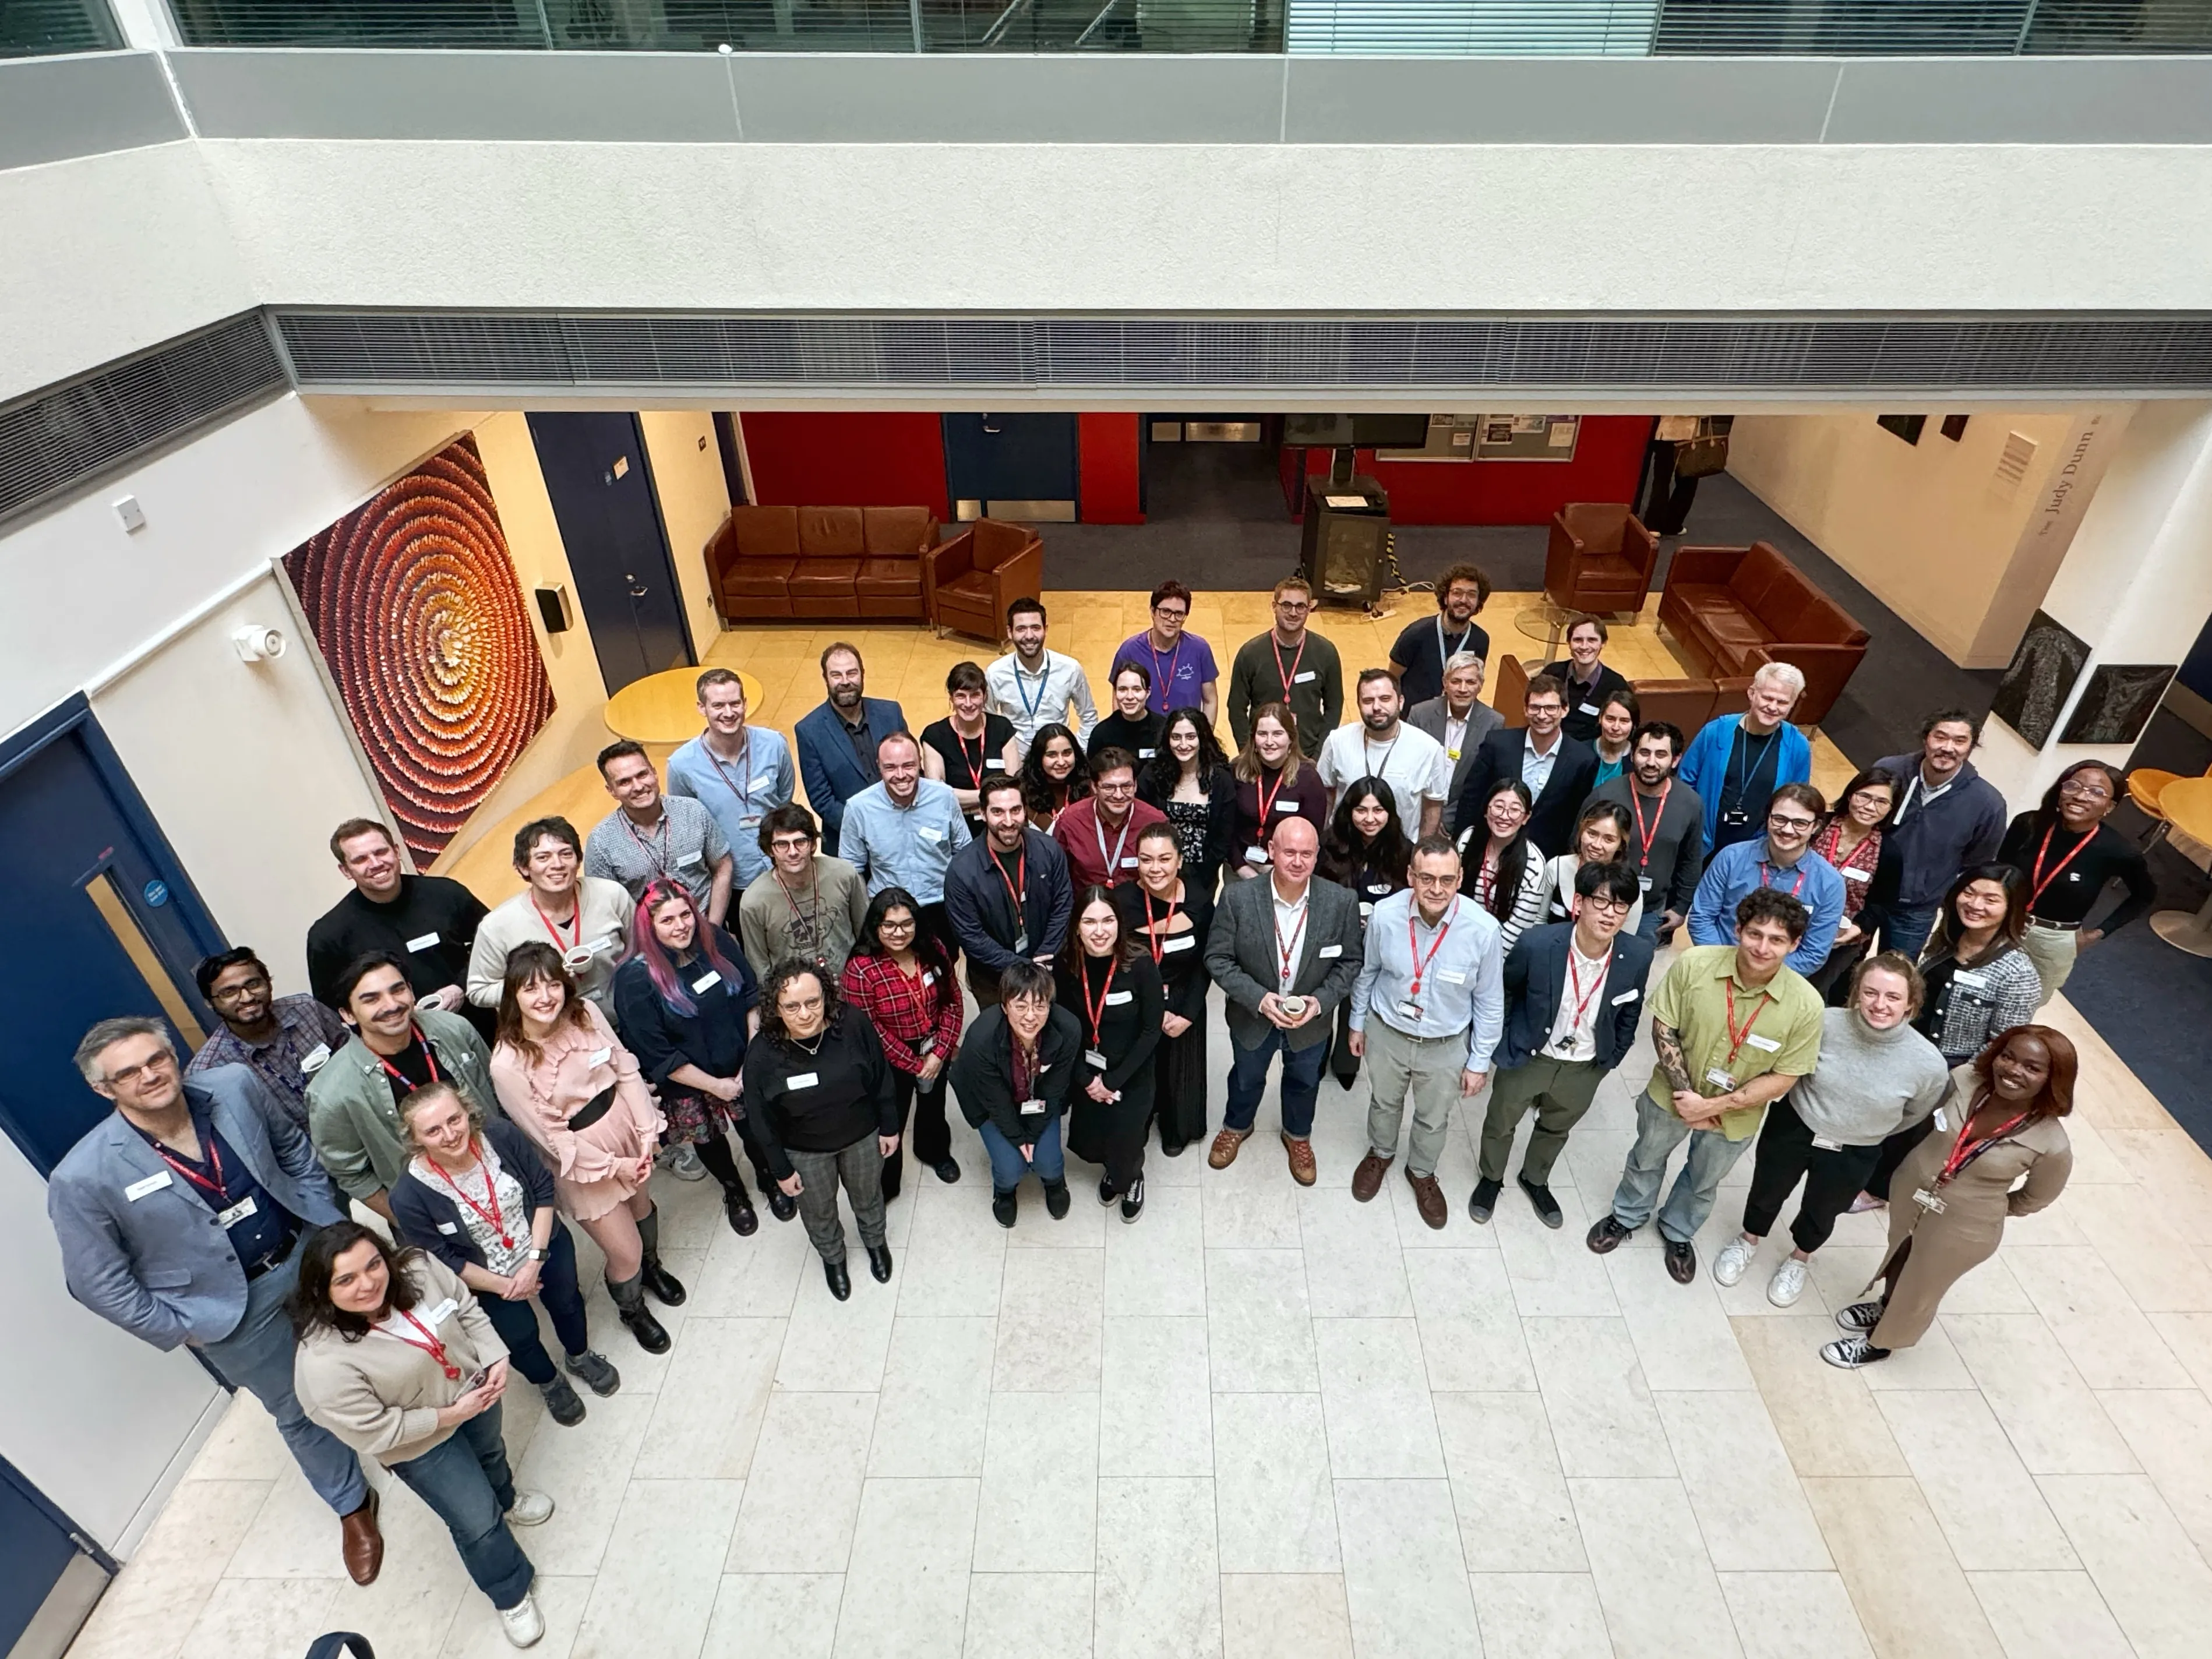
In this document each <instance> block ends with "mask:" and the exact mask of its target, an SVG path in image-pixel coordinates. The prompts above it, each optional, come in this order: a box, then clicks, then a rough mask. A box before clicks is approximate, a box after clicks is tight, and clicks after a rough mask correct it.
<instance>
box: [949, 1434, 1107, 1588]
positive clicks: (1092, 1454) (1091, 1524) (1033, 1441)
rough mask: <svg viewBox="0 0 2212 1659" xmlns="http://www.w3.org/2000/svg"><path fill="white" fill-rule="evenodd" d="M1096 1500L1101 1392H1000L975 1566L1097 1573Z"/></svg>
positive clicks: (980, 1503) (986, 1456)
mask: <svg viewBox="0 0 2212 1659" xmlns="http://www.w3.org/2000/svg"><path fill="white" fill-rule="evenodd" d="M1097 1500H1098V1396H1097V1395H1096V1394H1089V1393H1084V1394H994V1395H992V1396H991V1425H990V1432H989V1437H988V1438H987V1440H986V1441H985V1443H984V1447H983V1485H982V1488H981V1493H980V1494H979V1496H978V1498H977V1508H976V1522H975V1571H978V1572H1087V1571H1091V1566H1092V1553H1093V1552H1092V1546H1093V1543H1094V1541H1095V1539H1096V1536H1097V1534H1096V1530H1095V1520H1094V1516H1095V1512H1096V1510H1097Z"/></svg>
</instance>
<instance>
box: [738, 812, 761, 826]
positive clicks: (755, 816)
mask: <svg viewBox="0 0 2212 1659" xmlns="http://www.w3.org/2000/svg"><path fill="white" fill-rule="evenodd" d="M761 817H762V815H761V814H760V813H758V812H749V813H747V814H746V815H745V816H744V817H741V818H739V819H738V829H759V828H760V826H761Z"/></svg>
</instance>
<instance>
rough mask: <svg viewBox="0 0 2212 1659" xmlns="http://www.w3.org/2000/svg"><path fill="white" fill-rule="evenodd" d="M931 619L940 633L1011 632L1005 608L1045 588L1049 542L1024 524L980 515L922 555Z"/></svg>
mask: <svg viewBox="0 0 2212 1659" xmlns="http://www.w3.org/2000/svg"><path fill="white" fill-rule="evenodd" d="M921 568H922V580H923V584H924V593H925V596H926V598H927V603H928V606H929V620H930V623H931V624H932V625H933V627H935V628H936V629H937V631H938V632H939V634H943V633H945V632H946V631H947V630H951V631H952V632H955V633H960V634H972V635H975V637H976V638H977V639H981V640H989V641H992V642H993V643H994V644H996V643H997V642H998V641H1000V640H1001V639H1003V638H1004V637H1005V636H1006V607H1007V606H1008V605H1012V603H1013V602H1014V601H1015V600H1016V599H1037V598H1040V597H1041V596H1042V594H1043V592H1044V542H1043V540H1042V538H1040V537H1039V536H1038V535H1037V533H1036V531H1034V530H1031V529H1030V528H1028V527H1027V526H1024V525H1018V524H1007V523H1005V522H1004V521H1002V520H998V519H978V520H975V523H973V524H971V525H969V526H967V527H966V528H965V529H963V530H962V531H961V532H959V533H958V534H957V535H956V536H953V537H951V538H948V539H947V540H945V542H944V543H943V544H940V545H939V546H937V547H933V548H932V549H930V550H929V551H928V552H927V553H925V554H923V555H922V560H921Z"/></svg>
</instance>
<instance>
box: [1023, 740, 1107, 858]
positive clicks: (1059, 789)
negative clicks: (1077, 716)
mask: <svg viewBox="0 0 2212 1659" xmlns="http://www.w3.org/2000/svg"><path fill="white" fill-rule="evenodd" d="M1090 793H1091V774H1090V771H1089V769H1087V768H1085V765H1084V764H1083V749H1082V745H1081V744H1078V743H1077V742H1076V741H1075V733H1074V732H1071V731H1069V730H1068V729H1067V727H1066V726H1063V725H1061V724H1060V722H1059V721H1058V720H1050V721H1048V722H1047V723H1046V724H1044V725H1042V726H1039V727H1037V729H1036V736H1035V737H1033V738H1030V751H1029V753H1028V754H1027V755H1026V756H1024V757H1023V759H1022V801H1023V804H1024V805H1026V806H1027V807H1028V808H1029V813H1030V823H1031V824H1032V825H1034V826H1035V827H1036V829H1037V830H1038V831H1039V832H1040V833H1042V834H1044V835H1050V834H1051V833H1052V826H1053V825H1054V824H1055V823H1059V822H1060V814H1061V813H1062V812H1065V811H1066V810H1067V809H1068V807H1069V805H1071V804H1072V803H1073V802H1076V801H1079V800H1082V799H1085V798H1086V797H1088V796H1089V794H1090Z"/></svg>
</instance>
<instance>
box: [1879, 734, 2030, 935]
mask: <svg viewBox="0 0 2212 1659" xmlns="http://www.w3.org/2000/svg"><path fill="white" fill-rule="evenodd" d="M1980 738H1981V732H1980V729H1979V725H1978V722H1977V721H1976V720H1975V719H1974V717H1973V716H1972V714H1968V713H1967V712H1966V710H1965V709H1963V708H1939V709H1937V710H1936V713H1934V714H1930V715H1929V717H1928V719H1927V720H1926V721H1925V722H1923V724H1922V726H1921V727H1920V752H1919V753H1918V754H1917V755H1892V756H1889V757H1887V759H1884V760H1879V761H1876V762H1875V765H1877V766H1880V767H1882V768H1885V769H1887V770H1888V771H1890V772H1892V773H1893V774H1895V775H1897V777H1899V779H1901V780H1902V781H1903V787H1902V788H1900V789H1899V791H1898V796H1897V804H1896V805H1894V806H1893V807H1892V808H1891V809H1890V814H1889V823H1888V825H1887V827H1886V828H1885V829H1883V830H1882V848H1881V854H1882V862H1883V863H1884V864H1885V865H1887V866H1890V867H1889V868H1888V869H1887V870H1886V871H1885V872H1883V879H1882V880H1881V883H1880V884H1878V886H1877V889H1876V890H1875V892H1873V893H1871V894H1869V896H1868V903H1869V906H1871V907H1872V908H1874V909H1875V912H1876V915H1875V918H1874V919H1873V920H1872V921H1869V919H1868V918H1867V917H1865V916H1863V915H1862V916H1861V917H1860V918H1859V925H1860V926H1861V927H1864V928H1866V929H1867V930H1868V931H1869V932H1872V931H1873V929H1874V927H1875V926H1876V925H1879V926H1880V927H1881V945H1882V949H1884V950H1885V951H1900V952H1902V953H1903V954H1904V956H1905V957H1906V959H1907V960H1909V961H1917V960H1918V959H1919V957H1920V947H1921V946H1922V945H1925V944H1926V943H1927V942H1928V933H1929V929H1930V928H1932V927H1934V926H1935V925H1936V911H1937V910H1938V909H1940V908H1942V902H1943V895H1944V893H1945V891H1946V890H1948V888H1949V887H1950V885H1951V883H1952V882H1953V881H1954V879H1955V878H1957V876H1958V874H1959V872H1960V871H1961V870H1963V869H1965V868H1966V866H1968V865H1970V864H1986V863H1988V862H1989V861H1990V860H1991V859H1993V858H1995V857H1996V854H1997V844H1998V842H2002V840H2003V839H2004V832H2005V816H2006V814H2005V799H2004V797H2003V796H2002V795H2001V794H1999V793H1997V788H1996V785H1995V784H1993V783H1991V782H1990V781H1989V780H1988V779H1987V778H1984V776H1982V775H1981V774H1980V773H1978V772H1977V771H1975V770H1974V763H1973V761H1972V758H1971V757H1972V754H1973V752H1974V745H1975V744H1976V743H1978V742H1979V741H1980Z"/></svg>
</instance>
